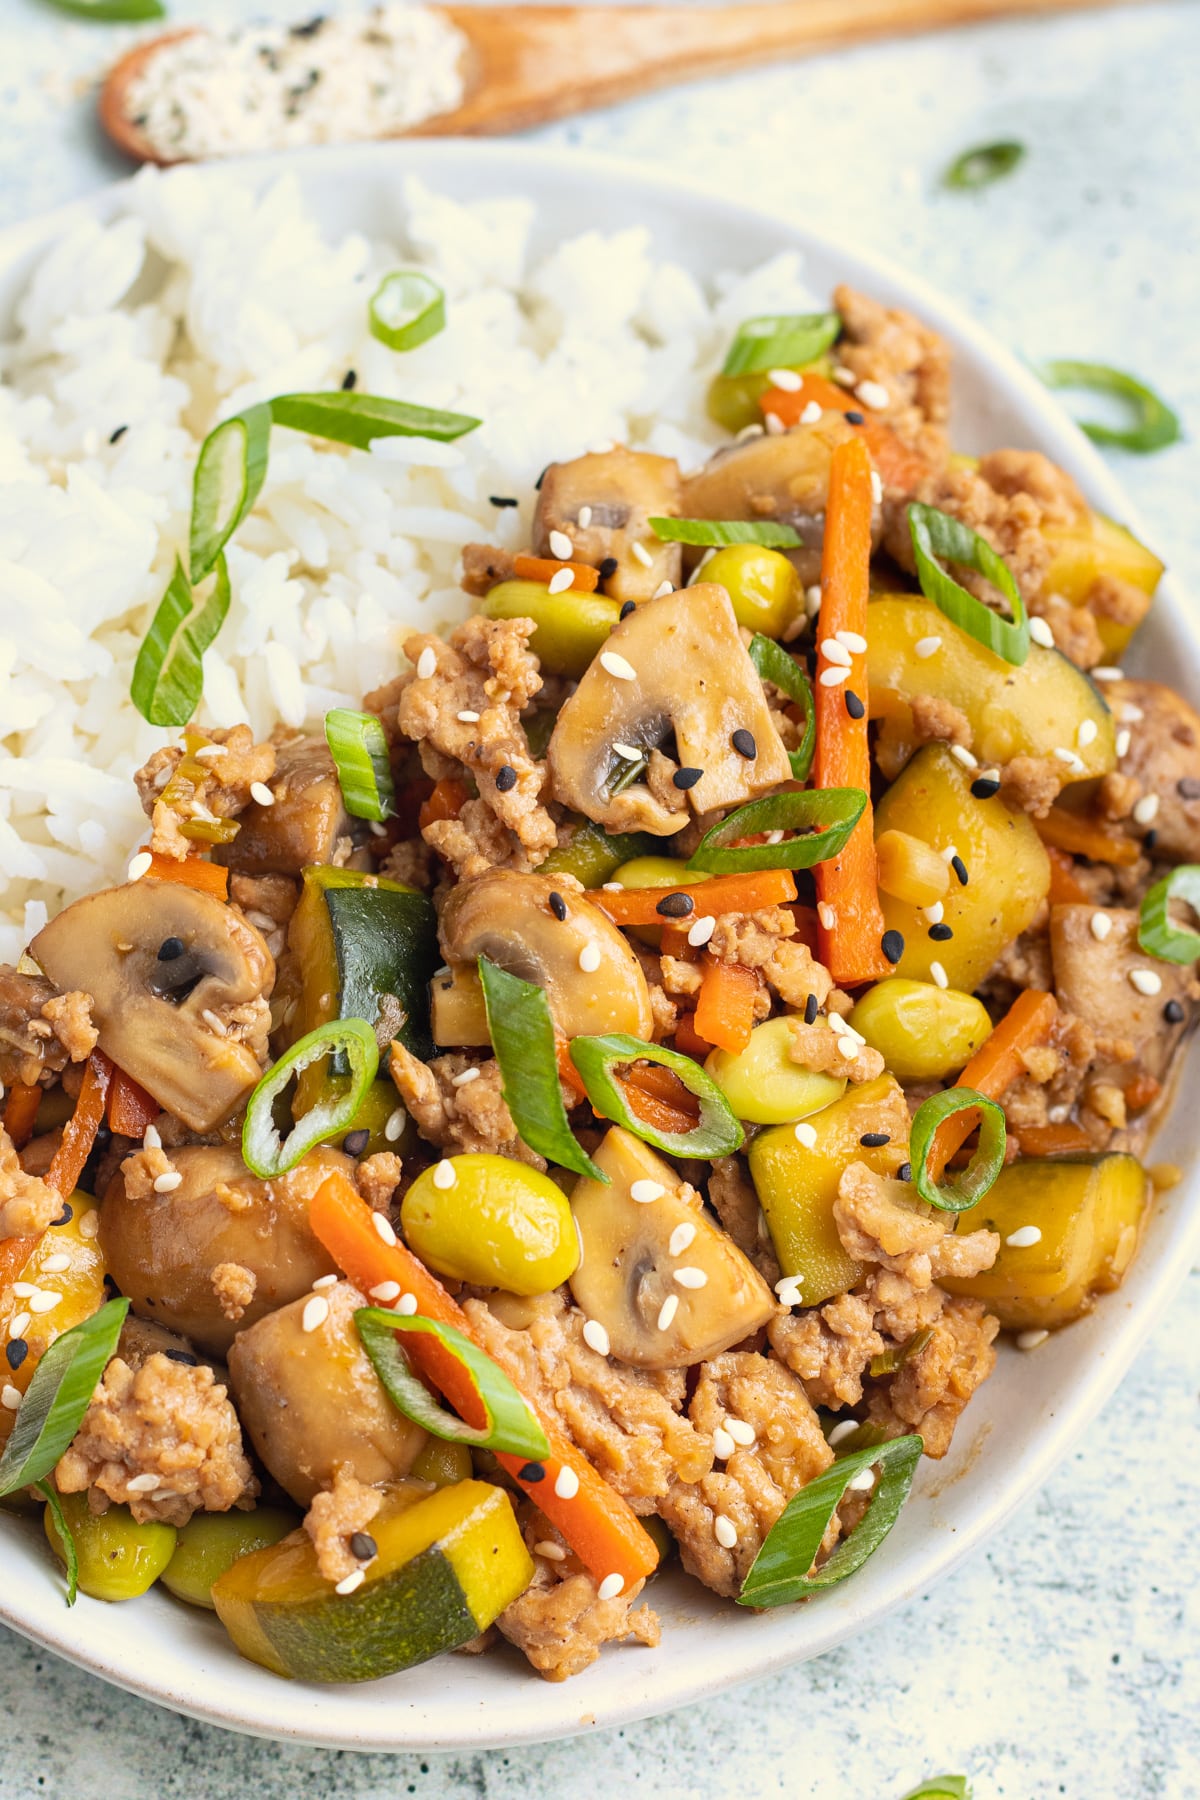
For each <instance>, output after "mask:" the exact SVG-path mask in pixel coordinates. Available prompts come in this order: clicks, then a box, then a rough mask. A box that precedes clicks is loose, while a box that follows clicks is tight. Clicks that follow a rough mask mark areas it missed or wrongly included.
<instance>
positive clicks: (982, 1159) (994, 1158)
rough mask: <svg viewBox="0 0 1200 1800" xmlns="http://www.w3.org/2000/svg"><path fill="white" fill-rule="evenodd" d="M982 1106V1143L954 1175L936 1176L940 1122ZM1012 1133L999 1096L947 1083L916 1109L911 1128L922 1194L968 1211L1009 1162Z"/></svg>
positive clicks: (930, 1202)
mask: <svg viewBox="0 0 1200 1800" xmlns="http://www.w3.org/2000/svg"><path fill="white" fill-rule="evenodd" d="M976 1109H978V1112H979V1148H978V1149H977V1150H976V1151H975V1154H974V1155H973V1156H972V1158H971V1160H970V1162H969V1163H968V1164H967V1166H966V1168H965V1169H963V1170H961V1171H960V1173H959V1174H958V1175H956V1176H955V1177H954V1178H953V1179H952V1180H950V1181H946V1182H937V1181H935V1180H934V1179H933V1177H932V1175H931V1174H930V1173H929V1169H928V1167H927V1166H926V1165H927V1163H928V1160H929V1152H930V1150H931V1149H932V1148H933V1140H934V1138H935V1137H936V1136H937V1129H938V1126H939V1125H940V1124H941V1123H942V1120H943V1119H948V1118H949V1117H950V1115H951V1113H956V1112H967V1111H975V1110H976ZM1006 1135H1007V1134H1006V1130H1005V1123H1004V1109H1003V1107H1000V1106H997V1104H996V1102H995V1101H994V1100H986V1099H985V1098H984V1096H983V1095H982V1094H977V1093H976V1092H975V1090H974V1088H968V1087H953V1088H945V1089H944V1090H943V1091H942V1092H941V1093H940V1094H930V1096H929V1098H928V1100H923V1101H922V1102H921V1104H920V1106H918V1108H917V1110H916V1112H915V1113H914V1114H913V1121H912V1125H911V1127H910V1128H909V1138H908V1146H909V1150H908V1153H909V1158H910V1160H911V1162H912V1169H913V1185H914V1187H915V1188H916V1190H917V1194H918V1195H919V1197H920V1198H921V1199H922V1200H924V1202H925V1204H926V1205H927V1206H936V1207H937V1208H938V1210H939V1211H940V1212H952V1213H960V1212H966V1210H967V1208H968V1207H969V1206H974V1205H975V1203H976V1201H977V1200H982V1199H983V1196H984V1195H985V1194H986V1193H987V1191H988V1189H989V1188H990V1187H991V1186H992V1184H993V1182H994V1181H995V1179H996V1177H997V1175H999V1173H1000V1171H1001V1169H1002V1168H1003V1167H1004V1144H1005V1139H1006Z"/></svg>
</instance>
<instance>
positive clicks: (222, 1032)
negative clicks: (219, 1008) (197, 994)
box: [200, 1006, 228, 1037]
mask: <svg viewBox="0 0 1200 1800" xmlns="http://www.w3.org/2000/svg"><path fill="white" fill-rule="evenodd" d="M200 1017H201V1018H202V1019H203V1020H204V1023H205V1024H206V1025H207V1026H208V1029H209V1030H210V1031H213V1032H215V1033H216V1035H217V1036H218V1037H226V1036H227V1035H228V1033H227V1032H226V1029H225V1021H224V1019H219V1018H218V1017H217V1015H216V1013H215V1012H214V1011H213V1010H212V1008H211V1007H210V1006H206V1007H205V1008H204V1010H203V1011H202V1012H201V1014H200Z"/></svg>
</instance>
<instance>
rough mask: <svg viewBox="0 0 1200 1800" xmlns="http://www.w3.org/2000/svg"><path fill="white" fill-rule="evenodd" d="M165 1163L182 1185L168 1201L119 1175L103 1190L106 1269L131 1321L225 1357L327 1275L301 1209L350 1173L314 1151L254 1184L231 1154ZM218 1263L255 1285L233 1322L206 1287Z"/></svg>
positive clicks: (175, 1155)
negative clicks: (136, 1318)
mask: <svg viewBox="0 0 1200 1800" xmlns="http://www.w3.org/2000/svg"><path fill="white" fill-rule="evenodd" d="M169 1154H170V1158H171V1164H172V1167H173V1168H174V1170H175V1172H176V1173H177V1174H178V1175H180V1176H181V1177H182V1180H181V1182H180V1185H179V1186H178V1187H176V1188H174V1189H173V1190H172V1191H171V1192H170V1193H167V1194H159V1193H156V1192H155V1191H154V1189H153V1187H152V1186H151V1185H150V1183H149V1182H148V1181H147V1180H145V1179H144V1178H143V1180H142V1181H141V1182H140V1183H137V1184H136V1191H135V1192H134V1193H130V1191H129V1183H127V1181H126V1177H125V1174H124V1171H123V1169H118V1171H117V1173H116V1175H114V1177H113V1179H112V1181H111V1182H110V1183H109V1185H108V1191H107V1192H106V1194H105V1196H104V1205H103V1206H102V1208H101V1209H100V1245H101V1248H102V1249H103V1251H104V1266H105V1268H106V1269H107V1270H108V1272H109V1274H110V1275H111V1276H112V1278H113V1280H114V1281H115V1282H116V1284H117V1286H118V1287H119V1288H120V1290H121V1292H122V1293H123V1294H125V1295H126V1296H127V1297H128V1299H129V1303H130V1305H131V1306H132V1308H133V1310H134V1312H136V1313H139V1314H141V1315H142V1316H143V1317H145V1318H149V1319H153V1320H155V1321H156V1322H157V1323H158V1324H159V1325H162V1326H165V1327H166V1328H167V1329H168V1330H170V1331H177V1332H179V1333H180V1334H181V1335H182V1336H183V1337H186V1338H190V1339H191V1340H192V1342H193V1343H195V1344H198V1345H199V1346H200V1348H201V1349H202V1350H205V1351H207V1352H208V1353H209V1354H210V1355H212V1356H224V1355H225V1353H226V1351H227V1350H228V1349H229V1346H230V1344H231V1343H232V1342H233V1339H234V1334H235V1333H236V1332H237V1331H238V1330H239V1329H243V1330H244V1329H246V1328H248V1327H249V1326H251V1325H253V1324H254V1322H255V1320H256V1319H261V1318H262V1317H263V1316H264V1314H266V1313H269V1312H272V1311H273V1310H274V1309H275V1308H276V1307H279V1306H284V1305H286V1303H287V1302H288V1301H289V1300H294V1299H296V1298H297V1296H299V1295H301V1294H305V1293H307V1292H308V1290H309V1289H310V1288H311V1287H312V1284H313V1282H314V1281H317V1280H318V1279H319V1278H320V1277H321V1276H322V1275H331V1274H333V1273H334V1272H335V1268H336V1265H335V1264H334V1263H333V1262H332V1260H331V1259H330V1257H329V1255H328V1254H327V1252H326V1251H325V1249H324V1248H323V1247H322V1245H321V1244H320V1243H319V1242H318V1240H317V1238H316V1237H315V1236H314V1235H313V1233H312V1231H311V1230H310V1229H309V1224H308V1207H309V1202H310V1201H311V1199H312V1197H313V1195H314V1194H315V1193H316V1191H317V1189H318V1188H319V1187H320V1185H321V1183H322V1182H323V1181H324V1180H325V1179H326V1177H327V1176H329V1175H332V1174H333V1173H334V1172H335V1171H337V1172H340V1173H342V1174H344V1175H348V1176H350V1177H351V1178H353V1175H354V1166H355V1165H354V1163H353V1161H352V1159H351V1158H350V1157H348V1156H344V1155H343V1154H342V1153H341V1151H339V1150H333V1149H331V1148H329V1147H328V1146H326V1145H321V1146H320V1147H319V1148H318V1149H316V1150H313V1151H312V1152H310V1154H309V1155H308V1156H306V1157H305V1158H304V1161H303V1162H301V1163H299V1164H298V1165H297V1166H296V1168H294V1169H290V1170H289V1171H288V1173H287V1174H286V1175H280V1176H277V1177H276V1179H275V1180H274V1181H262V1180H260V1179H259V1178H258V1176H256V1175H252V1174H251V1173H250V1171H249V1170H248V1169H247V1168H246V1166H245V1164H244V1163H243V1161H242V1158H241V1153H240V1151H239V1149H238V1147H237V1145H236V1144H215V1145H211V1146H210V1145H206V1144H189V1145H186V1146H185V1147H183V1148H181V1149H178V1150H173V1151H171V1152H170V1153H169ZM147 1190H148V1191H147ZM222 1263H226V1264H228V1263H234V1264H238V1265H240V1266H241V1268H243V1269H245V1270H246V1271H247V1272H248V1274H249V1275H250V1276H251V1277H252V1278H253V1296H252V1298H251V1299H250V1300H249V1301H248V1302H247V1303H246V1306H245V1309H244V1311H243V1312H242V1313H241V1314H240V1317H239V1318H238V1320H237V1321H236V1322H235V1321H232V1320H231V1319H230V1318H229V1316H228V1315H227V1313H226V1312H224V1311H223V1310H222V1307H221V1303H220V1297H219V1294H218V1292H217V1290H216V1288H215V1287H214V1284H213V1279H212V1276H213V1270H214V1269H217V1268H219V1267H220V1266H221V1264H222Z"/></svg>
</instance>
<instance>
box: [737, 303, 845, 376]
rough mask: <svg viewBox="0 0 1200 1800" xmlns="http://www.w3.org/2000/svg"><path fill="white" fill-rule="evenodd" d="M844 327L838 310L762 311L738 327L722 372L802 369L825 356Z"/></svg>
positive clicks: (738, 372) (740, 373) (744, 372)
mask: <svg viewBox="0 0 1200 1800" xmlns="http://www.w3.org/2000/svg"><path fill="white" fill-rule="evenodd" d="M841 329H842V321H841V319H840V318H839V317H838V315H837V313H835V312H827V313H763V314H760V315H759V317H757V318H754V319H746V320H744V321H743V323H742V324H741V325H739V326H738V328H737V333H736V335H735V337H734V340H733V342H732V344H731V345H730V346H729V354H728V356H727V357H726V358H725V361H724V364H723V365H722V368H721V373H722V375H752V374H753V373H754V372H755V371H756V370H758V369H801V368H803V367H804V365H805V363H810V362H815V361H816V360H817V357H818V356H823V355H824V353H825V351H826V350H828V348H829V346H830V344H832V343H833V342H834V340H835V339H836V337H837V335H838V333H839V331H840V330H841Z"/></svg>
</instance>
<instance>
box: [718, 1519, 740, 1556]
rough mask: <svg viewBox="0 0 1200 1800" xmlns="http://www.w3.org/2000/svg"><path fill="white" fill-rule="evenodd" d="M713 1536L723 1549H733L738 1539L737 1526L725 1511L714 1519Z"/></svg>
mask: <svg viewBox="0 0 1200 1800" xmlns="http://www.w3.org/2000/svg"><path fill="white" fill-rule="evenodd" d="M713 1536H714V1537H715V1538H716V1540H717V1542H718V1544H720V1546H721V1548H722V1550H732V1549H733V1546H734V1545H735V1544H736V1543H737V1541H738V1534H737V1526H736V1525H735V1524H734V1522H733V1520H732V1519H729V1518H726V1516H725V1514H724V1513H718V1514H717V1516H716V1518H715V1519H714V1520H713Z"/></svg>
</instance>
